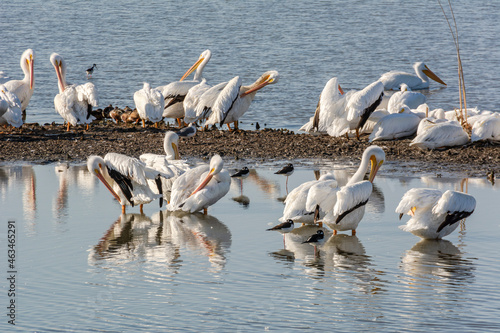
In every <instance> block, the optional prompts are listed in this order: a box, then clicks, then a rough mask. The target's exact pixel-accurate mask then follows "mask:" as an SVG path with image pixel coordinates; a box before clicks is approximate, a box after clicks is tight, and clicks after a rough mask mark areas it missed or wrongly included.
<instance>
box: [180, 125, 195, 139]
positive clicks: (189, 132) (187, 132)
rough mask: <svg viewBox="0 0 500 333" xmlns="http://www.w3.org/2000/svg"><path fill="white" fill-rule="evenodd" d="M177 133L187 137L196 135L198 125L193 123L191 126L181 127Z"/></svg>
mask: <svg viewBox="0 0 500 333" xmlns="http://www.w3.org/2000/svg"><path fill="white" fill-rule="evenodd" d="M176 133H177V135H178V136H183V137H185V138H190V137H193V136H195V135H196V125H195V124H194V123H191V124H189V126H187V127H183V128H181V129H180V130H178V131H177V132H176Z"/></svg>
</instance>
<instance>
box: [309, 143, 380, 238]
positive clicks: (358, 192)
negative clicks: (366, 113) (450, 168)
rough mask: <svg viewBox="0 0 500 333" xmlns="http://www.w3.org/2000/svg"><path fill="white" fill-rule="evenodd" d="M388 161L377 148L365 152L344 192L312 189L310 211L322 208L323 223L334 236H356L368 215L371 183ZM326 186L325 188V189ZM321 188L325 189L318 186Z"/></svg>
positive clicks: (340, 190) (367, 149)
mask: <svg viewBox="0 0 500 333" xmlns="http://www.w3.org/2000/svg"><path fill="white" fill-rule="evenodd" d="M384 161H385V153H384V150H383V149H382V148H380V147H378V146H370V147H368V148H366V149H365V151H364V152H363V157H362V158H361V163H360V165H359V167H358V170H357V171H356V173H355V174H354V175H353V176H352V177H351V179H349V181H348V182H347V184H346V185H345V186H343V187H341V188H338V187H337V188H333V187H332V186H331V185H330V186H328V184H325V185H326V189H323V190H318V189H315V190H313V189H311V190H310V191H309V192H310V195H311V196H312V197H311V198H309V195H308V198H307V207H306V208H308V209H312V208H313V207H316V206H319V209H321V210H322V211H323V212H324V213H325V216H324V218H323V219H322V222H324V223H326V225H327V226H328V227H330V228H331V229H333V231H334V235H336V234H337V232H338V231H346V230H351V231H352V234H353V235H355V234H356V228H357V227H358V225H359V222H360V221H361V219H362V218H363V216H364V214H365V205H366V203H367V202H368V199H369V198H370V195H371V193H372V189H373V185H372V182H373V180H374V179H375V176H376V174H377V172H378V170H379V169H380V167H381V166H382V163H384ZM368 168H370V174H369V176H368V180H367V181H366V180H363V178H364V176H365V173H366V171H367V169H368ZM325 185H323V186H325ZM318 186H322V185H321V184H318Z"/></svg>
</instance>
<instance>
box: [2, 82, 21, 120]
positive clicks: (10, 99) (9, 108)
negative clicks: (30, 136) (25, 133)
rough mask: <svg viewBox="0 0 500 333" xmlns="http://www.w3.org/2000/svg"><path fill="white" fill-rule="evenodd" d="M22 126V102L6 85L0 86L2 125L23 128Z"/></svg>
mask: <svg viewBox="0 0 500 333" xmlns="http://www.w3.org/2000/svg"><path fill="white" fill-rule="evenodd" d="M22 124H23V115H22V107H21V101H20V100H19V98H18V97H17V96H16V95H15V94H13V93H12V92H10V91H9V90H8V89H7V88H6V87H5V86H4V85H0V125H11V126H14V127H21V126H22Z"/></svg>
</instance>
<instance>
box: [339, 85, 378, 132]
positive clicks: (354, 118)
mask: <svg viewBox="0 0 500 333" xmlns="http://www.w3.org/2000/svg"><path fill="white" fill-rule="evenodd" d="M383 96H384V85H383V84H382V82H380V81H375V82H373V83H371V84H369V85H368V86H367V87H366V88H364V89H363V90H360V91H357V92H355V93H354V94H352V96H351V97H350V98H349V101H347V105H346V110H347V121H348V122H349V123H350V124H351V129H354V130H356V137H357V138H358V139H359V130H360V129H361V128H363V126H364V125H365V123H366V121H367V120H368V118H369V117H370V114H372V112H373V111H375V110H376V109H377V106H378V105H379V104H380V102H381V101H382V97H383ZM352 124H354V126H352Z"/></svg>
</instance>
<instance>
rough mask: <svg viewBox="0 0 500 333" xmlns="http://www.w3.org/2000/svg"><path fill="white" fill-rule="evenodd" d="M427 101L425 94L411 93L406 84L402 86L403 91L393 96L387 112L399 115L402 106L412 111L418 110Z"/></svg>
mask: <svg viewBox="0 0 500 333" xmlns="http://www.w3.org/2000/svg"><path fill="white" fill-rule="evenodd" d="M426 100H427V97H425V95H424V94H422V93H420V92H417V91H411V89H410V88H409V87H408V85H407V84H406V83H402V84H401V90H400V91H397V92H395V93H394V94H392V96H391V97H390V98H389V102H388V104H387V111H389V112H390V113H399V112H400V111H401V105H406V106H408V107H409V108H410V109H416V108H418V107H419V106H420V105H421V104H424V103H425V101H426Z"/></svg>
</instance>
